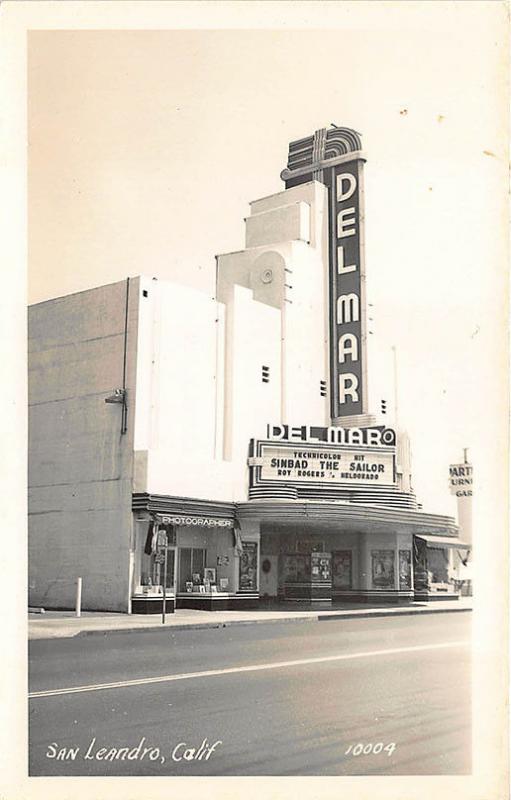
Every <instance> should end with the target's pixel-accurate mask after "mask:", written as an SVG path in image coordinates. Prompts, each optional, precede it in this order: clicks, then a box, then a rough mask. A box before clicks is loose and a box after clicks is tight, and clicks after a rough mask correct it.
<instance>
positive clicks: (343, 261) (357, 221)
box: [281, 125, 367, 424]
mask: <svg viewBox="0 0 511 800" xmlns="http://www.w3.org/2000/svg"><path fill="white" fill-rule="evenodd" d="M364 161H365V158H364V155H363V153H362V141H361V139H360V134H359V133H357V131H355V130H353V129H352V128H344V127H339V126H337V125H332V126H331V127H330V128H329V129H326V128H320V129H319V130H317V131H315V133H314V134H313V135H312V136H306V137H305V138H303V139H297V140H296V141H294V142H290V144H289V156H288V162H287V169H285V170H283V171H282V172H281V178H282V179H283V180H284V181H285V183H286V189H289V188H290V187H292V186H298V185H299V184H301V183H306V182H308V181H313V180H316V181H320V182H321V183H323V184H324V185H325V186H327V187H328V198H329V226H328V227H329V265H328V268H329V278H330V287H329V288H330V307H329V314H330V406H331V408H330V415H331V417H332V420H333V422H334V423H336V422H337V421H338V422H339V423H341V424H342V418H343V417H349V416H353V415H355V414H366V413H367V380H366V338H365V337H366V331H365V313H366V303H365V267H364V231H363V224H364V198H363V183H362V178H363V165H364Z"/></svg>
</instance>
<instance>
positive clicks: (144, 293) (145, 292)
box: [142, 289, 149, 297]
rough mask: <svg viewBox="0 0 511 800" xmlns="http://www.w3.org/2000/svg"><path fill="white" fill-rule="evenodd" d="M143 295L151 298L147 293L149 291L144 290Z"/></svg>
mask: <svg viewBox="0 0 511 800" xmlns="http://www.w3.org/2000/svg"><path fill="white" fill-rule="evenodd" d="M142 295H143V297H149V292H148V291H147V289H142Z"/></svg>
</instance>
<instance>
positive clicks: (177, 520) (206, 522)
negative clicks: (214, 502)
mask: <svg viewBox="0 0 511 800" xmlns="http://www.w3.org/2000/svg"><path fill="white" fill-rule="evenodd" d="M159 519H160V520H161V522H162V523H163V524H170V525H197V526H199V527H202V528H233V527H234V520H233V519H216V518H215V517H185V516H176V517H175V516H172V517H170V516H161V517H159Z"/></svg>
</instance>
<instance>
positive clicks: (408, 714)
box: [29, 613, 471, 776]
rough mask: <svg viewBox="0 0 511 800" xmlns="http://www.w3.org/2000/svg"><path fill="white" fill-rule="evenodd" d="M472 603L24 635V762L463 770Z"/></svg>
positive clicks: (174, 770)
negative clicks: (465, 609)
mask: <svg viewBox="0 0 511 800" xmlns="http://www.w3.org/2000/svg"><path fill="white" fill-rule="evenodd" d="M470 617H471V615H470V614H469V613H463V614H455V613H445V614H431V615H423V616H406V617H399V618H392V617H385V618H383V619H345V620H331V621H323V622H312V623H311V622H296V623H287V624H258V625H244V626H236V627H228V628H223V629H215V630H196V631H175V632H171V631H168V632H167V631H165V632H163V631H161V632H160V631H158V632H153V631H150V632H136V633H112V632H110V633H105V634H101V635H94V636H80V637H75V638H68V639H52V640H35V641H33V642H31V643H30V649H29V664H30V696H29V714H30V727H29V746H30V753H29V761H30V775H32V776H36V775H100V776H123V775H155V776H164V775H190V776H191V775H225V776H228V775H435V774H437V775H441V774H443V775H445V774H468V773H470V769H471V752H470V746H471V709H470V698H471V685H470Z"/></svg>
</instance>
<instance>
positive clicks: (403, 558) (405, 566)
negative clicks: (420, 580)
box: [399, 550, 412, 589]
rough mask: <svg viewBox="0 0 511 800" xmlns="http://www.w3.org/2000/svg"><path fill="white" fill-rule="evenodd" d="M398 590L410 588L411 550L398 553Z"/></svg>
mask: <svg viewBox="0 0 511 800" xmlns="http://www.w3.org/2000/svg"><path fill="white" fill-rule="evenodd" d="M399 588H400V589H411V588H412V553H411V550H400V551H399Z"/></svg>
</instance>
